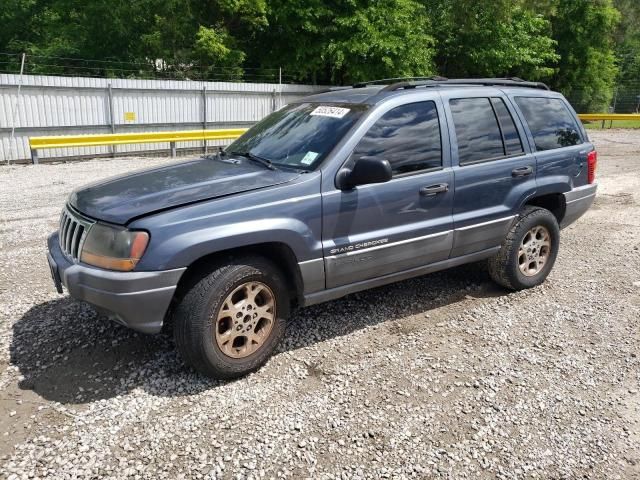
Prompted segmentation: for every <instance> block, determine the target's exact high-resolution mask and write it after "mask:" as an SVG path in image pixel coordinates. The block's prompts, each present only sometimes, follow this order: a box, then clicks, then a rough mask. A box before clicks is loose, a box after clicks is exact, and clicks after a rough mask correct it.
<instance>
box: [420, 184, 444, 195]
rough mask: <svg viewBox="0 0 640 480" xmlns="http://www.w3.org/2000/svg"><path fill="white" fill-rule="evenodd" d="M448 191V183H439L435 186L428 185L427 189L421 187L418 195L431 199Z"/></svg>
mask: <svg viewBox="0 0 640 480" xmlns="http://www.w3.org/2000/svg"><path fill="white" fill-rule="evenodd" d="M448 191H449V184H448V183H439V184H437V185H429V186H428V187H422V188H421V189H420V195H422V196H423V197H433V196H434V195H437V194H438V193H444V192H448Z"/></svg>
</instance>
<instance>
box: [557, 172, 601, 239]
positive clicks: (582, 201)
mask: <svg viewBox="0 0 640 480" xmlns="http://www.w3.org/2000/svg"><path fill="white" fill-rule="evenodd" d="M597 189H598V185H597V184H595V183H592V184H590V185H585V186H583V187H578V188H574V189H573V190H571V191H569V192H567V193H565V194H564V199H565V202H566V208H565V212H564V218H563V219H562V222H560V228H564V227H567V226H569V225H571V224H572V223H573V222H575V221H576V220H577V219H579V218H580V217H581V216H582V215H584V214H585V212H586V211H587V210H589V207H591V204H592V203H593V201H594V200H595V198H596V190H597Z"/></svg>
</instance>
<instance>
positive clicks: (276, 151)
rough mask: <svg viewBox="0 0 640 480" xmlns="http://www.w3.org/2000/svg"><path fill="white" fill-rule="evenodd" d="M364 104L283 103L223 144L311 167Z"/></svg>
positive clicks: (230, 148) (280, 162)
mask: <svg viewBox="0 0 640 480" xmlns="http://www.w3.org/2000/svg"><path fill="white" fill-rule="evenodd" d="M367 108H368V106H367V105H355V104H319V103H300V104H292V105H288V106H286V107H284V108H283V109H281V110H278V111H277V112H274V113H272V114H271V115H269V116H268V117H266V118H265V119H264V120H262V121H260V122H258V123H257V124H256V125H254V126H253V127H252V128H251V129H249V131H248V132H246V133H245V134H244V135H242V136H241V137H240V138H239V139H237V140H236V141H235V142H233V143H232V144H231V145H229V146H228V147H227V148H226V152H227V153H229V154H230V155H233V154H243V155H246V154H251V155H255V156H258V157H261V158H263V159H266V160H269V161H270V162H272V163H273V164H274V165H275V166H285V167H292V168H299V169H304V170H310V169H313V168H314V167H315V166H317V165H319V164H320V162H322V160H323V159H324V158H325V157H326V156H327V155H328V154H329V152H330V151H331V150H332V149H333V147H335V146H336V144H337V143H338V142H339V141H340V140H341V139H342V137H344V135H345V134H346V133H347V132H348V131H349V129H350V128H351V127H352V126H353V124H354V123H355V122H356V121H357V120H358V119H359V118H360V117H361V116H362V114H363V113H364V112H365V111H366V110H367Z"/></svg>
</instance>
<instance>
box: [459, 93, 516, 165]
mask: <svg viewBox="0 0 640 480" xmlns="http://www.w3.org/2000/svg"><path fill="white" fill-rule="evenodd" d="M449 104H450V106H451V113H452V115H453V123H454V125H455V128H456V137H457V138H458V158H459V161H460V165H464V164H467V163H473V162H478V161H481V160H488V159H491V158H500V157H504V155H505V153H504V148H503V145H502V135H501V133H500V128H499V126H498V120H497V119H496V116H495V114H494V113H493V108H492V107H491V102H490V101H489V99H488V98H460V99H453V100H451V101H450V102H449Z"/></svg>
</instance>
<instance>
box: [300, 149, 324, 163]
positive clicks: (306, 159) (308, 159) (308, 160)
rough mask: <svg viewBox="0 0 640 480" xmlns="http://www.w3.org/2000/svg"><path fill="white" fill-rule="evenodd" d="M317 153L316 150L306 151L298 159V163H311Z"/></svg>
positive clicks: (316, 156)
mask: <svg viewBox="0 0 640 480" xmlns="http://www.w3.org/2000/svg"><path fill="white" fill-rule="evenodd" d="M318 155H319V153H318V152H307V154H306V155H305V156H304V158H303V159H302V160H300V163H301V164H303V165H311V164H312V163H313V161H314V160H315V159H316V158H318Z"/></svg>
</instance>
